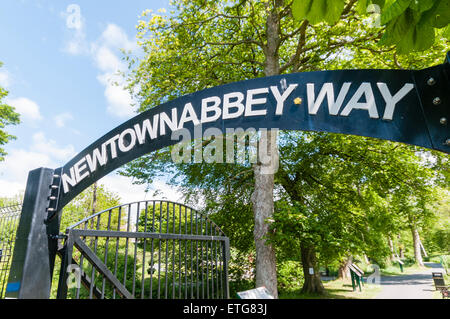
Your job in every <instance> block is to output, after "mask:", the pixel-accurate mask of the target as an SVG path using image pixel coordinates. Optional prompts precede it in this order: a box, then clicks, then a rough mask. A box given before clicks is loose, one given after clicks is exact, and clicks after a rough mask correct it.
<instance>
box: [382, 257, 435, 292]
mask: <svg viewBox="0 0 450 319" xmlns="http://www.w3.org/2000/svg"><path fill="white" fill-rule="evenodd" d="M425 265H426V266H427V267H430V268H427V269H424V270H423V271H421V272H419V273H415V274H411V275H400V276H382V277H381V286H382V288H383V290H382V291H381V292H380V293H379V294H378V295H377V296H376V299H432V298H433V291H434V290H435V289H434V284H433V279H432V278H431V273H432V272H442V273H443V272H444V269H442V266H441V264H437V263H425Z"/></svg>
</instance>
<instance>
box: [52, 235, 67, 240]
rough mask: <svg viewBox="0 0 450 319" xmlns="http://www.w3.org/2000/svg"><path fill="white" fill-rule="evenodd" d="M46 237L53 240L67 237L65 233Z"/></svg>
mask: <svg viewBox="0 0 450 319" xmlns="http://www.w3.org/2000/svg"><path fill="white" fill-rule="evenodd" d="M48 238H50V239H53V240H58V239H67V235H65V234H58V235H48Z"/></svg>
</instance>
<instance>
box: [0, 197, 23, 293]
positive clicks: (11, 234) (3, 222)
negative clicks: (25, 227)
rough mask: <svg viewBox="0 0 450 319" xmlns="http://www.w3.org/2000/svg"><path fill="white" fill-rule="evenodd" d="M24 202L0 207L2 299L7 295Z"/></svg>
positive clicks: (0, 290)
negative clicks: (7, 285)
mask: <svg viewBox="0 0 450 319" xmlns="http://www.w3.org/2000/svg"><path fill="white" fill-rule="evenodd" d="M21 211H22V204H15V205H10V206H5V207H0V299H3V298H4V297H5V290H6V284H7V282H8V275H9V269H10V267H11V260H12V253H13V251H14V241H15V237H16V230H17V226H18V224H19V218H20V213H21Z"/></svg>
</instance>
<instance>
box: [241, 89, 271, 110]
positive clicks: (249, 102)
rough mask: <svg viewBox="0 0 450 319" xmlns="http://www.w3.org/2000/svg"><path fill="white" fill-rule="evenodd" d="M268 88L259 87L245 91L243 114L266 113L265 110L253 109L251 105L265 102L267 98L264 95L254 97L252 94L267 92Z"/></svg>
mask: <svg viewBox="0 0 450 319" xmlns="http://www.w3.org/2000/svg"><path fill="white" fill-rule="evenodd" d="M268 92H269V89H268V88H259V89H253V90H248V91H247V100H246V102H245V116H258V115H266V114H267V110H253V109H252V106H253V105H258V104H265V103H266V102H267V99H266V98H265V97H263V98H259V99H255V98H254V97H253V96H254V95H257V94H263V93H268Z"/></svg>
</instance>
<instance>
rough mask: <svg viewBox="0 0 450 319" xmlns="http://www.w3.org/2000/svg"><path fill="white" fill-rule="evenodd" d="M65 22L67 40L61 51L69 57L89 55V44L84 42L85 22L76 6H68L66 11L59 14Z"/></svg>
mask: <svg viewBox="0 0 450 319" xmlns="http://www.w3.org/2000/svg"><path fill="white" fill-rule="evenodd" d="M60 16H61V18H63V19H64V20H65V21H66V27H67V29H68V30H69V40H68V41H66V43H65V45H64V47H63V51H64V52H66V53H69V54H71V55H81V54H89V53H90V49H89V43H88V41H87V40H86V32H85V21H84V18H83V16H82V15H81V9H80V7H79V6H78V5H74V4H71V5H68V6H67V8H66V11H64V12H61V13H60Z"/></svg>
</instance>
